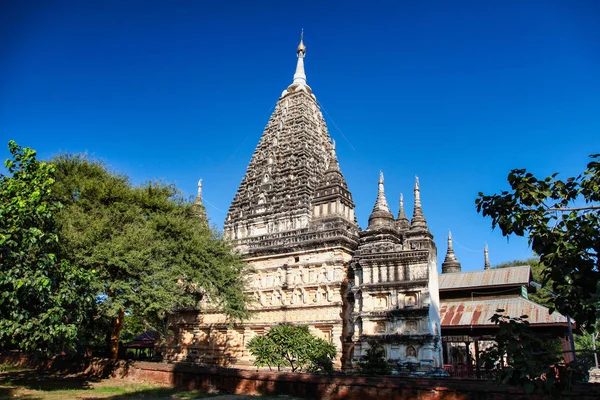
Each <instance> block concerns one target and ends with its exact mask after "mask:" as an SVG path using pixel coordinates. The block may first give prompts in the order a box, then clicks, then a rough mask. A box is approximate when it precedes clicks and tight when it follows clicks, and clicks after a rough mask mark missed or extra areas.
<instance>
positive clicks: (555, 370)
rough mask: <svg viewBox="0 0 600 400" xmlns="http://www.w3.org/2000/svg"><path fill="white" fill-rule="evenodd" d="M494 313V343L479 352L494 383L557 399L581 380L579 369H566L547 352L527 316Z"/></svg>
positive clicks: (569, 366) (559, 360)
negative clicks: (495, 325) (495, 327)
mask: <svg viewBox="0 0 600 400" xmlns="http://www.w3.org/2000/svg"><path fill="white" fill-rule="evenodd" d="M496 311H497V313H496V314H494V316H493V317H492V318H491V321H492V322H494V323H495V324H497V325H498V330H497V333H496V337H495V343H494V345H493V346H491V347H489V348H487V349H486V350H484V351H483V352H482V354H481V360H482V362H483V365H484V366H485V369H486V370H487V371H488V373H489V374H490V375H491V376H492V377H493V378H494V379H495V380H496V381H497V382H499V383H501V384H509V385H513V386H520V387H523V388H524V389H525V392H527V393H532V392H534V391H539V392H542V393H545V394H549V395H551V396H553V397H557V398H560V397H561V395H562V393H564V392H565V391H567V390H569V388H570V387H571V385H572V383H573V382H576V381H579V380H581V379H583V378H584V376H585V375H584V373H583V370H582V369H581V368H578V367H576V366H572V365H568V366H565V365H564V364H563V363H562V362H561V354H560V353H556V352H551V351H550V352H549V351H548V348H547V343H546V342H545V341H544V340H543V339H541V338H540V337H539V336H538V335H536V334H534V333H533V331H532V330H531V326H530V325H529V322H528V321H527V316H526V315H522V316H520V317H508V316H505V315H503V314H502V313H503V312H504V310H496Z"/></svg>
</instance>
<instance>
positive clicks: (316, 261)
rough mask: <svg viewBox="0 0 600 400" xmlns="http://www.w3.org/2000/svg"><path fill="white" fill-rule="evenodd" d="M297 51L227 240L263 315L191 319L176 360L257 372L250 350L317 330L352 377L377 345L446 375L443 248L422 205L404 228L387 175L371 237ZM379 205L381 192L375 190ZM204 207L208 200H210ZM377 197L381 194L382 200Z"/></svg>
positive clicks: (171, 346)
mask: <svg viewBox="0 0 600 400" xmlns="http://www.w3.org/2000/svg"><path fill="white" fill-rule="evenodd" d="M305 55H306V48H305V46H304V43H303V41H302V40H301V41H300V45H299V46H298V49H297V66H296V72H295V74H294V77H293V82H292V84H291V85H289V86H288V87H287V88H286V89H285V90H284V91H283V93H282V94H281V97H280V98H279V101H278V102H277V105H276V107H275V110H274V112H273V114H272V115H271V118H270V119H269V122H268V123H267V126H266V128H265V130H264V132H263V134H262V137H261V138H260V141H259V143H258V145H257V147H256V150H255V151H254V154H253V156H252V159H251V160H250V163H249V165H248V169H247V171H246V174H245V176H244V178H243V179H242V182H241V184H240V186H239V188H238V191H237V193H236V195H235V197H234V199H233V202H232V203H231V207H230V208H229V212H228V214H227V217H226V221H225V225H224V233H225V236H226V237H227V238H229V239H230V240H231V241H232V243H233V244H234V247H235V248H236V250H237V251H239V252H240V253H241V254H242V255H243V256H244V258H245V260H246V262H247V264H248V271H249V273H248V276H247V290H248V293H249V294H251V296H252V298H253V299H254V303H253V304H252V305H251V306H250V309H251V311H252V312H253V313H252V317H251V318H250V319H249V320H247V321H243V322H242V323H237V324H235V325H233V326H231V325H228V323H227V321H226V320H225V316H224V315H223V314H221V313H220V312H219V311H218V310H217V309H213V308H211V305H210V300H209V299H208V300H207V301H205V303H204V304H203V306H202V312H201V313H200V312H198V311H195V310H188V311H181V312H180V313H178V315H177V316H175V317H174V318H172V319H171V321H170V323H171V326H172V327H173V328H174V330H175V334H174V335H173V337H172V338H171V339H170V340H169V342H168V344H167V348H166V353H165V355H166V357H167V359H170V360H173V361H177V360H186V361H203V362H214V363H217V364H223V365H235V366H250V365H252V360H251V357H250V355H249V354H248V352H247V350H246V347H245V344H246V343H247V342H248V341H249V340H250V339H252V337H254V336H256V335H261V334H264V333H265V332H266V331H267V330H268V329H270V328H271V327H272V326H275V325H278V324H282V323H289V324H298V325H300V324H302V325H308V326H309V327H310V330H311V331H312V333H313V334H315V335H316V336H319V337H321V338H324V339H325V340H327V341H330V342H331V343H332V344H334V345H335V347H336V349H337V354H338V358H337V360H336V366H337V367H338V368H351V367H352V366H353V363H354V362H356V360H357V359H358V358H360V357H361V356H362V355H363V354H364V353H365V351H366V350H367V348H368V346H369V345H368V343H369V342H370V341H372V340H375V341H377V342H379V343H381V344H382V345H383V347H384V349H385V351H386V354H387V357H388V358H390V359H391V360H393V361H397V362H412V363H414V364H418V365H419V366H420V368H422V369H429V368H430V367H432V366H441V363H442V359H441V340H440V320H439V299H438V283H437V281H438V274H437V249H436V246H435V243H434V242H433V235H432V234H431V233H430V232H429V229H428V227H427V223H426V221H425V218H424V216H423V211H422V209H421V203H420V188H419V182H418V179H417V181H416V184H415V188H414V195H415V197H414V202H415V208H414V215H413V218H412V220H411V221H409V220H408V218H407V217H406V215H405V214H404V210H403V205H402V200H401V202H400V212H399V214H398V217H397V218H394V217H393V215H392V213H391V211H390V209H389V206H388V203H387V201H386V197H385V192H384V182H383V174H382V173H381V174H380V178H379V182H378V191H377V197H376V201H375V206H374V208H373V212H372V213H371V216H370V218H369V225H368V227H367V228H366V230H364V231H363V230H361V228H360V227H359V226H358V224H357V222H356V218H355V215H354V212H355V205H354V202H353V201H352V194H351V192H350V190H349V188H348V185H347V184H346V180H345V179H344V175H343V174H342V172H341V169H340V165H339V162H338V159H337V156H336V151H335V144H334V143H333V141H332V140H331V137H330V136H329V133H328V130H327V125H326V124H325V120H324V118H323V115H322V113H321V111H320V107H319V104H318V102H317V99H316V97H315V95H314V94H313V91H312V89H311V87H310V86H308V84H307V81H306V75H305V72H304V58H305ZM374 195H375V191H374ZM199 197H200V194H199ZM374 197H375V196H374Z"/></svg>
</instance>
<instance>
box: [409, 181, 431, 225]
mask: <svg viewBox="0 0 600 400" xmlns="http://www.w3.org/2000/svg"><path fill="white" fill-rule="evenodd" d="M413 228H424V229H428V228H427V221H425V216H424V215H423V210H422V209H421V189H420V188H419V177H418V176H416V175H415V206H414V209H413V218H412V221H411V229H413Z"/></svg>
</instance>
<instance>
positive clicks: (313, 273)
mask: <svg viewBox="0 0 600 400" xmlns="http://www.w3.org/2000/svg"><path fill="white" fill-rule="evenodd" d="M351 257H352V255H351V252H350V251H349V250H347V249H344V248H337V249H326V250H315V251H305V252H294V253H288V254H282V255H277V256H272V257H259V258H249V259H247V262H248V271H252V272H250V273H249V274H248V279H247V288H248V290H247V292H248V293H249V294H251V296H252V297H253V299H254V302H253V303H252V304H251V306H250V311H251V312H252V315H251V317H250V318H249V319H248V320H245V321H243V322H242V323H236V324H234V325H233V326H229V325H228V324H227V320H226V317H225V315H224V314H222V313H219V312H210V311H205V312H202V313H199V312H182V313H179V314H177V315H176V316H175V317H173V318H172V319H171V321H170V324H171V326H173V327H174V328H175V330H176V332H175V334H174V335H172V337H171V338H170V339H171V340H170V341H169V342H168V343H167V345H166V347H165V357H166V358H167V359H168V360H170V361H194V362H206V363H214V364H218V365H230V366H236V367H242V368H243V367H250V366H252V357H251V356H250V354H249V353H248V351H247V350H246V344H247V343H248V341H250V340H251V339H252V338H253V337H254V336H256V335H262V334H265V333H266V332H267V331H268V330H269V329H270V328H271V327H272V326H275V325H279V324H282V323H290V324H293V325H308V326H309V329H310V330H311V332H312V333H313V334H314V335H315V336H317V337H320V338H323V339H325V340H327V341H328V342H330V343H332V344H333V345H334V346H335V347H336V349H337V358H336V360H335V366H336V367H338V368H340V367H341V363H342V361H341V359H342V355H343V354H344V351H343V350H344V349H343V342H344V340H343V337H344V332H345V330H346V328H345V326H344V319H343V318H342V314H343V312H344V308H345V300H344V299H345V291H346V287H347V282H346V281H347V279H346V276H347V263H348V262H349V261H350V259H351ZM346 321H347V320H346Z"/></svg>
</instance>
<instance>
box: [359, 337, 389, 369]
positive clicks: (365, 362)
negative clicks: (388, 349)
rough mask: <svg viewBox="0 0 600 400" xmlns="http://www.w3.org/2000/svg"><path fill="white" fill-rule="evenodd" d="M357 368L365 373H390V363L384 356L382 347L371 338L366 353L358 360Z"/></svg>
mask: <svg viewBox="0 0 600 400" xmlns="http://www.w3.org/2000/svg"><path fill="white" fill-rule="evenodd" d="M358 370H359V371H360V373H361V374H365V375H390V374H391V373H392V364H391V363H390V362H389V361H388V360H387V359H386V358H385V351H384V350H383V347H382V346H381V345H380V344H379V343H377V342H376V341H374V340H371V341H369V349H368V350H367V354H366V355H364V356H363V357H362V359H361V360H360V361H359V362H358Z"/></svg>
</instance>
